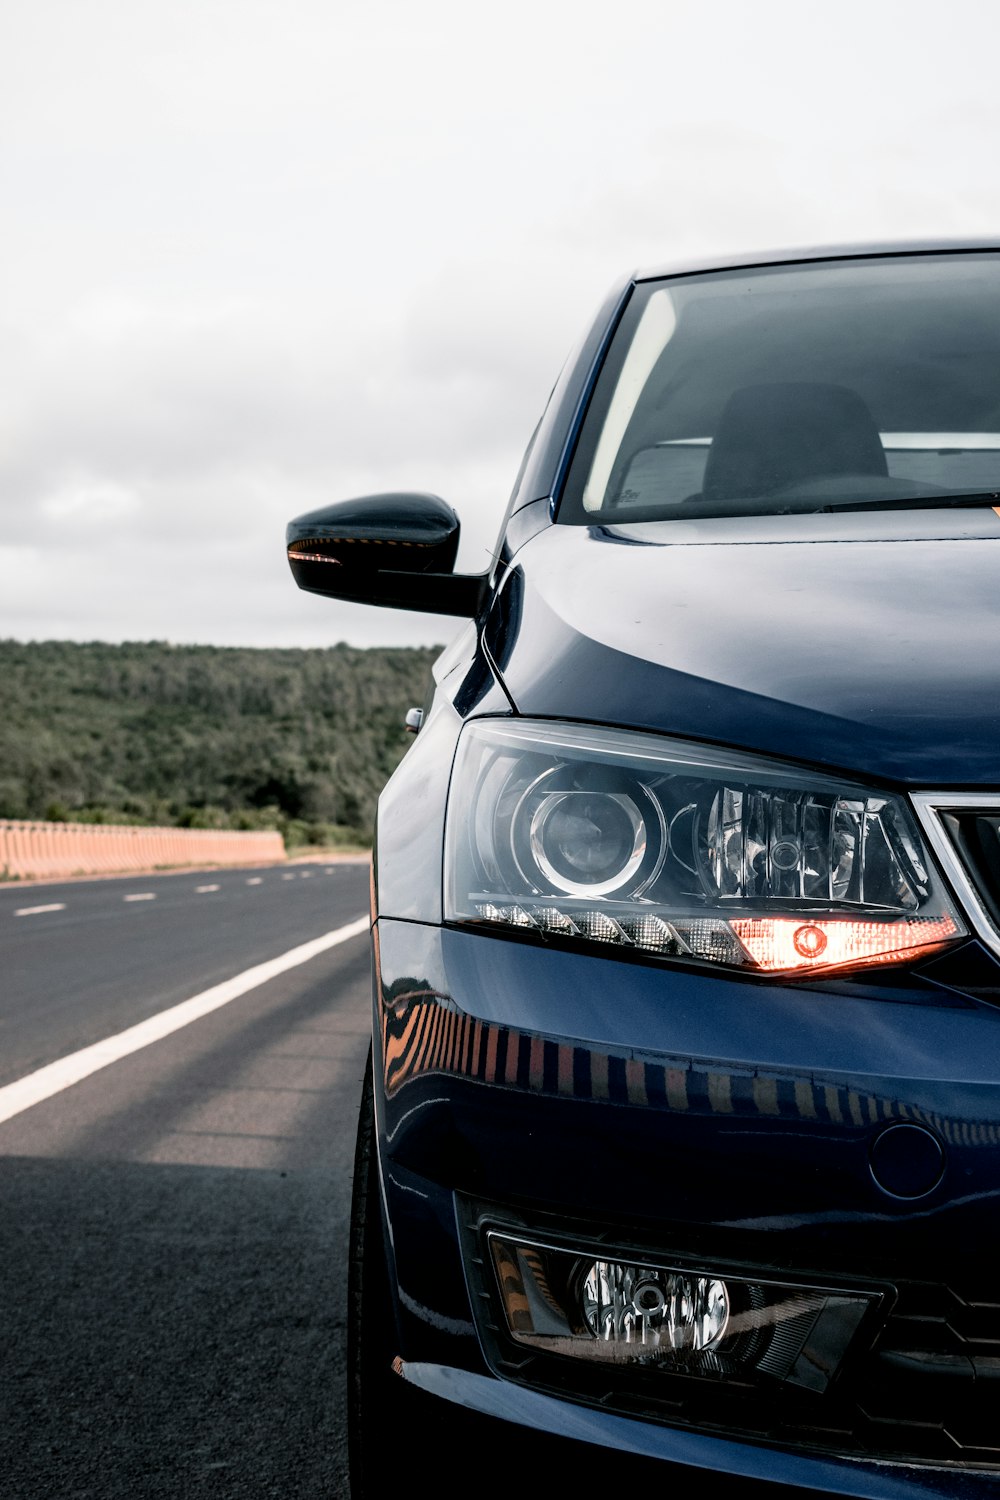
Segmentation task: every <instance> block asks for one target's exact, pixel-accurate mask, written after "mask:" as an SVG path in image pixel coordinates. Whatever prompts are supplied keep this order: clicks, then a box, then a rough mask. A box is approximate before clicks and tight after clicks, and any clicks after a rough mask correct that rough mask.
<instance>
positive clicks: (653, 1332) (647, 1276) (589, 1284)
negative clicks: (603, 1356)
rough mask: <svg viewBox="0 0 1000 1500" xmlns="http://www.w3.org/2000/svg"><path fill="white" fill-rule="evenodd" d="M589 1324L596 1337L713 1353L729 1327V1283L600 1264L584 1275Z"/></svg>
mask: <svg viewBox="0 0 1000 1500" xmlns="http://www.w3.org/2000/svg"><path fill="white" fill-rule="evenodd" d="M581 1309H582V1313H583V1321H584V1322H585V1323H586V1325H587V1327H588V1328H589V1329H590V1332H591V1333H592V1334H593V1335H594V1337H595V1338H599V1339H604V1340H606V1341H608V1340H612V1339H616V1340H621V1341H623V1342H624V1343H626V1344H632V1343H635V1342H636V1340H638V1342H639V1343H641V1344H644V1345H646V1346H650V1345H652V1344H663V1345H664V1346H665V1347H667V1348H669V1349H709V1348H711V1346H712V1345H713V1344H714V1343H716V1342H717V1341H718V1340H719V1339H720V1338H721V1337H722V1336H723V1334H724V1333H725V1331H726V1324H727V1323H728V1322H729V1293H728V1292H727V1291H726V1287H725V1283H724V1282H722V1281H715V1280H710V1279H709V1278H708V1277H706V1276H683V1275H679V1274H676V1273H671V1272H666V1273H664V1272H660V1271H653V1270H650V1269H649V1267H648V1266H628V1265H623V1264H622V1263H621V1262H620V1261H614V1260H595V1261H594V1263H593V1265H592V1266H590V1268H589V1269H588V1270H587V1271H586V1272H585V1273H584V1278H583V1289H582V1294H581Z"/></svg>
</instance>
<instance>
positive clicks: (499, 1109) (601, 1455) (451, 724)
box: [288, 246, 1000, 1500]
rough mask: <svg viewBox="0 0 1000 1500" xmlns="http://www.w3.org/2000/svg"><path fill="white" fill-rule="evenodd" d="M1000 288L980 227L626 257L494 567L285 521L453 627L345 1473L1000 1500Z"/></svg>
mask: <svg viewBox="0 0 1000 1500" xmlns="http://www.w3.org/2000/svg"><path fill="white" fill-rule="evenodd" d="M998 293H1000V251H997V250H996V249H995V248H993V247H990V246H969V247H964V248H955V247H933V246H928V247H916V248H914V247H904V248H899V249H895V250H893V249H891V248H885V247H874V248H861V249H858V250H853V251H844V252H817V253H815V254H813V255H805V254H787V255H775V256H770V257H758V258H757V259H756V260H753V259H750V260H747V261H739V262H733V263H731V264H722V265H719V264H717V265H691V266H683V267H676V268H673V269H668V270H666V271H662V272H657V273H655V274H650V275H643V276H636V277H631V278H629V279H628V280H627V281H626V282H625V283H624V284H623V285H622V286H620V287H618V288H616V289H615V291H614V293H613V295H612V296H611V297H610V298H609V300H608V302H607V303H606V305H605V306H604V307H603V308H602V310H601V312H600V314H599V316H598V317H597V319H596V320H595V322H594V324H593V326H592V327H591V328H590V329H589V330H588V332H587V333H586V335H585V336H584V339H583V341H582V343H581V345H580V347H579V349H578V350H577V352H576V353H575V355H574V356H573V357H572V358H571V359H570V361H569V363H568V364H567V366H566V369H565V370H564V372H563V374H562V377H561V379H560V381H559V383H558V384H557V386H556V389H555V391H554V393H553V396H552V399H551V401H550V403H549V406H548V408H547V410H546V412H545V414H544V416H543V418H542V421H541V422H540V424H539V427H538V429H537V431H536V434H535V437H534V439H533V441H532V444H531V446H530V448H529V451H528V454H527V456H526V459H525V462H524V464H523V466H522V471H521V474H520V476H519V478H518V481H517V485H516V487H515V491H514V494H513V496H512V498H511V502H510V505H509V508H508V513H507V517H506V519H505V522H504V526H503V529H502V533H501V538H500V543H499V546H498V549H497V556H496V562H495V565H494V567H493V568H492V569H491V570H490V572H489V573H487V574H484V575H482V576H469V575H461V574H456V573H455V572H454V562H455V555H456V547H457V540H458V522H457V518H456V517H455V516H454V513H453V512H452V511H451V510H450V508H449V507H448V506H446V505H445V504H444V502H442V501H440V500H437V499H436V498H435V497H433V496H426V495H415V494H414V495H411V494H406V495H399V494H389V495H383V496H374V497H367V498H365V499H363V500H356V501H345V502H342V503H341V504H339V505H335V506H331V507H329V508H327V509H326V510H323V511H317V512H313V513H311V514H310V515H307V516H303V517H300V518H299V519H298V520H297V521H295V522H293V523H292V524H291V525H290V527H289V533H288V541H289V561H290V563H291V565H292V569H293V572H294V574H295V576H296V579H297V581H298V582H299V583H300V585H301V586H302V587H304V588H307V589H311V590H313V591H315V592H318V593H325V594H329V595H333V596H335V597H341V598H350V599H355V600H358V601H359V602H367V603H382V604H391V605H397V606H402V607H407V608H412V609H424V610H428V611H437V612H446V613H450V614H453V615H457V616H465V617H466V618H467V619H468V621H469V623H468V624H467V626H466V627H465V629H464V630H463V632H462V633H461V634H460V635H459V637H458V638H457V640H456V641H455V642H454V644H453V645H452V646H451V647H450V648H449V649H448V650H447V651H446V652H445V653H444V655H443V656H442V657H441V658H440V660H439V662H438V663H437V667H436V670H435V683H434V689H433V693H432V695H431V697H430V699H429V702H428V704H427V705H426V710H425V713H424V716H423V719H422V721H420V724H419V734H418V735H417V738H416V739H415V741H414V744H413V746H412V748H411V749H410V751H409V752H408V754H407V756H406V757H405V759H404V761H403V762H402V764H401V766H400V768H399V770H398V771H397V772H396V774H395V776H394V777H393V778H392V779H391V781H390V782H389V784H388V786H387V788H386V790H385V792H384V793H383V796H382V799H381V802H380V809H379V818H378V829H377V839H376V848H375V880H374V887H373V890H374V897H373V900H374V910H373V916H374V926H373V935H374V953H375V988H374V1027H373V1045H372V1062H371V1067H370V1070H369V1076H368V1080H367V1083H366V1088H365V1096H364V1100H363V1105H362V1115H361V1125H360V1133H359V1151H358V1169H357V1178H356V1185H355V1208H354V1264H353V1272H352V1313H351V1351H350V1360H351V1382H352V1385H351V1389H352V1485H353V1490H354V1493H355V1500H360V1497H361V1496H362V1495H364V1496H371V1495H377V1494H382V1493H388V1492H389V1487H390V1486H391V1485H393V1484H394V1483H395V1482H396V1480H397V1478H398V1472H399V1471H398V1469H397V1468H396V1467H395V1464H396V1462H397V1459H398V1453H396V1452H395V1451H394V1448H393V1444H394V1443H397V1442H398V1443H400V1444H403V1445H405V1451H406V1453H407V1455H408V1457H407V1463H408V1466H409V1467H408V1470H407V1472H408V1473H411V1474H412V1473H417V1472H423V1473H433V1474H434V1475H435V1483H437V1484H439V1485H440V1484H442V1483H443V1484H445V1486H446V1485H447V1483H448V1482H454V1484H455V1488H456V1492H457V1491H458V1490H459V1489H461V1490H462V1491H463V1493H464V1490H465V1488H468V1487H469V1484H470V1483H471V1485H472V1488H473V1489H474V1490H475V1491H476V1492H478V1493H483V1492H484V1487H486V1486H487V1484H488V1481H490V1480H491V1479H492V1480H494V1481H495V1482H496V1483H497V1484H498V1485H499V1487H500V1488H502V1489H504V1490H505V1492H506V1490H508V1489H509V1488H510V1486H511V1485H512V1484H513V1485H520V1486H521V1487H525V1486H526V1487H527V1488H528V1490H529V1492H534V1489H533V1488H532V1486H533V1484H534V1486H535V1488H537V1489H538V1491H539V1492H541V1488H540V1481H539V1480H538V1473H539V1470H538V1469H537V1468H536V1467H533V1465H535V1464H537V1463H540V1462H543V1461H544V1459H543V1457H542V1456H541V1455H545V1454H546V1453H549V1452H550V1450H551V1452H553V1453H556V1454H557V1456H558V1461H559V1463H560V1465H561V1470H560V1472H561V1473H562V1475H563V1476H566V1475H568V1474H570V1472H571V1469H572V1464H573V1463H574V1461H575V1457H574V1456H575V1455H579V1456H582V1463H583V1472H584V1473H585V1474H589V1475H590V1476H591V1479H592V1480H593V1477H594V1476H595V1475H596V1473H597V1472H598V1469H597V1466H598V1464H599V1463H601V1462H603V1463H604V1464H605V1466H606V1470H607V1473H608V1474H609V1475H611V1476H612V1477H613V1478H614V1479H615V1480H616V1481H617V1482H621V1483H627V1482H630V1479H632V1478H634V1479H635V1480H636V1482H644V1480H645V1479H646V1478H650V1477H651V1478H653V1480H654V1482H655V1480H656V1479H657V1478H662V1481H663V1482H665V1483H668V1484H674V1485H675V1486H678V1485H680V1486H682V1487H683V1486H684V1485H685V1484H690V1483H691V1482H692V1481H691V1476H692V1475H693V1474H694V1473H696V1472H697V1471H702V1472H704V1471H706V1470H710V1471H712V1474H713V1483H714V1488H715V1492H717V1493H720V1494H733V1495H743V1494H745V1495H750V1494H758V1493H762V1492H763V1490H764V1489H765V1488H769V1487H773V1488H774V1489H775V1490H776V1491H779V1492H780V1491H781V1490H782V1489H783V1488H784V1487H785V1486H795V1487H797V1490H796V1492H799V1493H816V1494H820V1493H822V1494H830V1493H833V1494H839V1495H843V1496H872V1497H874V1496H880V1497H889V1496H900V1497H902V1496H911V1497H916V1496H918V1495H919V1496H926V1495H929V1494H935V1495H942V1496H945V1495H947V1496H959V1495H969V1496H973V1495H975V1496H979V1495H982V1496H985V1495H992V1494H994V1493H996V1490H997V1488H998V1486H1000V1439H998V1437H997V1427H996V1422H995V1416H994V1410H995V1398H994V1390H995V1389H996V1385H997V1382H998V1381H1000V1301H998V1300H997V1297H996V1293H995V1290H994V1285H993V1283H994V1276H993V1249H992V1247H993V1244H994V1241H995V1239H996V1236H997V1232H998V1228H1000V1220H998V1213H1000V1203H998V1192H1000V1157H998V1152H1000V1067H998V1063H997V1057H998V1055H1000V1012H998V1008H997V1007H998V1003H1000V748H998V747H1000V692H998V689H1000V615H998V609H997V592H998V578H1000V295H998ZM995 507H996V508H995ZM414 725H415V726H416V719H415V721H414ZM436 1418H440V1419H441V1424H443V1425H436V1422H435V1419H436ZM477 1424H478V1425H477ZM546 1445H548V1448H547V1447H546ZM459 1451H461V1452H462V1453H464V1454H465V1455H466V1459H467V1461H468V1462H470V1463H473V1464H474V1465H475V1469H474V1477H473V1478H472V1479H470V1478H469V1474H470V1471H469V1470H468V1469H465V1470H459V1469H453V1468H449V1467H448V1465H445V1466H444V1469H443V1470H442V1467H441V1463H440V1462H439V1460H440V1458H441V1455H442V1454H445V1453H448V1454H451V1455H454V1454H455V1453H457V1452H459ZM470 1455H471V1457H470ZM491 1455H494V1457H491ZM495 1455H502V1462H501V1461H500V1460H499V1459H497V1458H496V1457H495ZM421 1465H423V1466H424V1467H423V1468H421ZM643 1465H644V1466H645V1467H642V1466H643ZM501 1471H502V1472H501ZM640 1471H641V1474H642V1480H640V1479H639V1474H640ZM449 1474H450V1475H451V1476H452V1481H449V1480H448V1475H449ZM456 1476H458V1477H456ZM532 1476H534V1478H532ZM679 1492H681V1493H683V1492H685V1491H684V1489H683V1488H682V1489H681V1490H680V1491H679Z"/></svg>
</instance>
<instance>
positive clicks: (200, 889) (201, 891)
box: [194, 885, 219, 896]
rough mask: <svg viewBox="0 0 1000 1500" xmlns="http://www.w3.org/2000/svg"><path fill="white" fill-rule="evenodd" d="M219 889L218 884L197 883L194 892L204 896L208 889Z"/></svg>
mask: <svg viewBox="0 0 1000 1500" xmlns="http://www.w3.org/2000/svg"><path fill="white" fill-rule="evenodd" d="M218 889H219V887H218V886H217V885H196V886H195V888H194V893H195V895H196V896H204V895H205V893H206V891H217V890H218Z"/></svg>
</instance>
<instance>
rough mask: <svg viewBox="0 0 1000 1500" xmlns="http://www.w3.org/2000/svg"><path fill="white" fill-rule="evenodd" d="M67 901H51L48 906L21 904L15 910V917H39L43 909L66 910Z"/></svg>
mask: <svg viewBox="0 0 1000 1500" xmlns="http://www.w3.org/2000/svg"><path fill="white" fill-rule="evenodd" d="M65 910H66V903H65V901H51V902H50V903H49V905H48V906H21V907H19V908H18V909H17V911H15V913H14V915H15V917H37V916H39V915H40V913H41V912H43V911H65Z"/></svg>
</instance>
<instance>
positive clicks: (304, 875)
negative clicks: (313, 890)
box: [299, 870, 313, 880]
mask: <svg viewBox="0 0 1000 1500" xmlns="http://www.w3.org/2000/svg"><path fill="white" fill-rule="evenodd" d="M312 873H313V872H312V870H303V871H302V872H301V874H300V875H299V879H300V880H311V879H312Z"/></svg>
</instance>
